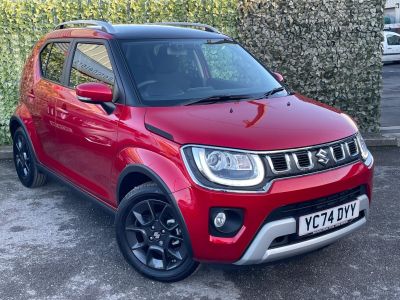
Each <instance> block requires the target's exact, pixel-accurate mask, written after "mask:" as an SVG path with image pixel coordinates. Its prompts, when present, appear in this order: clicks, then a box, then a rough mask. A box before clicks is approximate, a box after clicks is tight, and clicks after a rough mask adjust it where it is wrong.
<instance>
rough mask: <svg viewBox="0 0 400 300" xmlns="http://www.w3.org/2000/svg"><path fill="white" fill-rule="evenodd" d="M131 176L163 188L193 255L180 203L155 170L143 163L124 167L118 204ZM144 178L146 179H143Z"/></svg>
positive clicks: (120, 179)
mask: <svg viewBox="0 0 400 300" xmlns="http://www.w3.org/2000/svg"><path fill="white" fill-rule="evenodd" d="M131 176H132V177H135V178H139V179H138V181H137V182H141V183H140V184H143V183H145V182H154V183H155V184H157V186H158V187H159V188H160V189H161V191H162V192H163V193H164V194H165V197H166V200H167V201H168V202H169V203H170V204H171V205H172V206H173V207H174V208H175V211H176V213H177V216H178V218H179V220H180V222H181V224H182V229H183V233H184V235H185V236H186V239H185V243H186V246H187V248H188V251H189V253H190V255H191V256H193V251H192V243H191V241H190V235H189V231H188V230H187V227H186V222H185V219H184V218H183V215H182V212H181V210H180V209H179V206H178V203H177V201H176V200H175V197H174V195H173V193H172V192H171V191H170V189H169V188H168V185H167V184H166V183H165V182H164V180H162V178H161V177H160V176H159V175H158V174H157V173H156V172H155V171H153V170H152V169H150V168H149V167H147V166H145V165H143V164H136V163H132V164H128V165H127V166H126V167H125V168H124V169H123V171H122V172H121V174H120V175H119V177H118V183H117V194H116V199H117V205H118V206H119V203H120V202H121V200H122V199H123V197H122V198H120V197H121V195H122V194H121V191H124V190H126V189H125V188H124V187H123V184H124V182H126V180H129V179H130V178H132V177H131ZM140 178H142V179H140ZM142 180H144V181H142ZM140 184H139V185H140ZM133 188H134V187H133ZM130 190H131V189H130ZM128 192H129V191H128ZM125 195H126V194H125Z"/></svg>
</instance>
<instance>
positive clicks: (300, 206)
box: [264, 186, 366, 223]
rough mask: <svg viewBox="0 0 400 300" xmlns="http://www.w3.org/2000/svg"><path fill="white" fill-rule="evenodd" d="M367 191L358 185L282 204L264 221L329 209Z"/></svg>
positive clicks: (295, 216)
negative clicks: (318, 196)
mask: <svg viewBox="0 0 400 300" xmlns="http://www.w3.org/2000/svg"><path fill="white" fill-rule="evenodd" d="M365 193H366V192H365V187H364V186H358V187H356V188H353V189H351V190H346V191H343V192H340V193H337V194H333V195H330V196H326V197H322V198H318V199H314V200H309V201H306V202H300V203H295V204H289V205H286V206H282V207H280V208H278V209H276V210H274V211H273V212H272V213H270V214H269V216H268V217H267V218H266V219H265V221H264V223H268V222H272V221H276V220H281V219H285V218H291V217H292V218H298V217H300V216H304V215H308V214H312V213H315V212H318V211H321V210H325V209H329V208H332V207H335V206H339V205H341V204H344V203H346V202H351V201H353V200H355V199H356V198H357V197H358V196H360V195H363V194H365Z"/></svg>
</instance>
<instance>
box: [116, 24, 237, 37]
mask: <svg viewBox="0 0 400 300" xmlns="http://www.w3.org/2000/svg"><path fill="white" fill-rule="evenodd" d="M113 28H114V32H113V35H114V36H115V37H116V38H119V39H190V38H193V39H216V38H217V39H218V38H219V39H221V38H222V39H231V38H230V37H228V36H226V35H223V34H220V33H215V32H209V31H204V30H199V29H192V28H187V27H178V26H169V25H122V24H121V25H114V24H113Z"/></svg>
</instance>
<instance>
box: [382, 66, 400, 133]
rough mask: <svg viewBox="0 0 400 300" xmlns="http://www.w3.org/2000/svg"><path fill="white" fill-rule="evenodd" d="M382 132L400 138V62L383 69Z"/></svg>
mask: <svg viewBox="0 0 400 300" xmlns="http://www.w3.org/2000/svg"><path fill="white" fill-rule="evenodd" d="M382 77H383V87H382V93H381V96H382V99H381V119H380V122H381V132H382V134H384V135H392V136H396V137H398V138H400V63H392V64H385V65H384V66H383V69H382Z"/></svg>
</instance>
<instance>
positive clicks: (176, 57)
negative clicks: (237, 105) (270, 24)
mask: <svg viewBox="0 0 400 300" xmlns="http://www.w3.org/2000/svg"><path fill="white" fill-rule="evenodd" d="M122 48H123V51H124V54H125V57H126V60H127V63H128V66H129V68H130V70H131V73H132V74H133V77H134V80H135V83H136V85H137V88H138V90H139V92H140V95H141V98H142V100H143V101H144V102H145V103H146V104H148V105H153V106H155V105H161V106H166V105H167V106H168V105H176V104H182V103H185V102H187V101H188V100H191V99H201V98H207V97H210V96H219V95H247V94H262V93H265V92H267V91H269V90H272V89H274V88H277V87H280V86H281V85H280V84H279V83H278V82H277V80H276V79H275V78H274V77H273V76H272V75H271V74H270V73H269V72H268V71H267V70H265V68H264V67H263V66H261V65H260V64H259V63H258V62H257V61H256V60H255V59H254V58H253V57H252V56H251V55H250V54H248V53H247V52H246V51H245V50H244V49H243V48H241V47H240V46H239V45H238V44H236V43H234V42H232V41H230V40H229V41H226V40H221V39H216V40H199V39H197V40H187V39H183V40H162V41H160V40H157V41H140V42H138V41H123V42H122Z"/></svg>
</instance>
